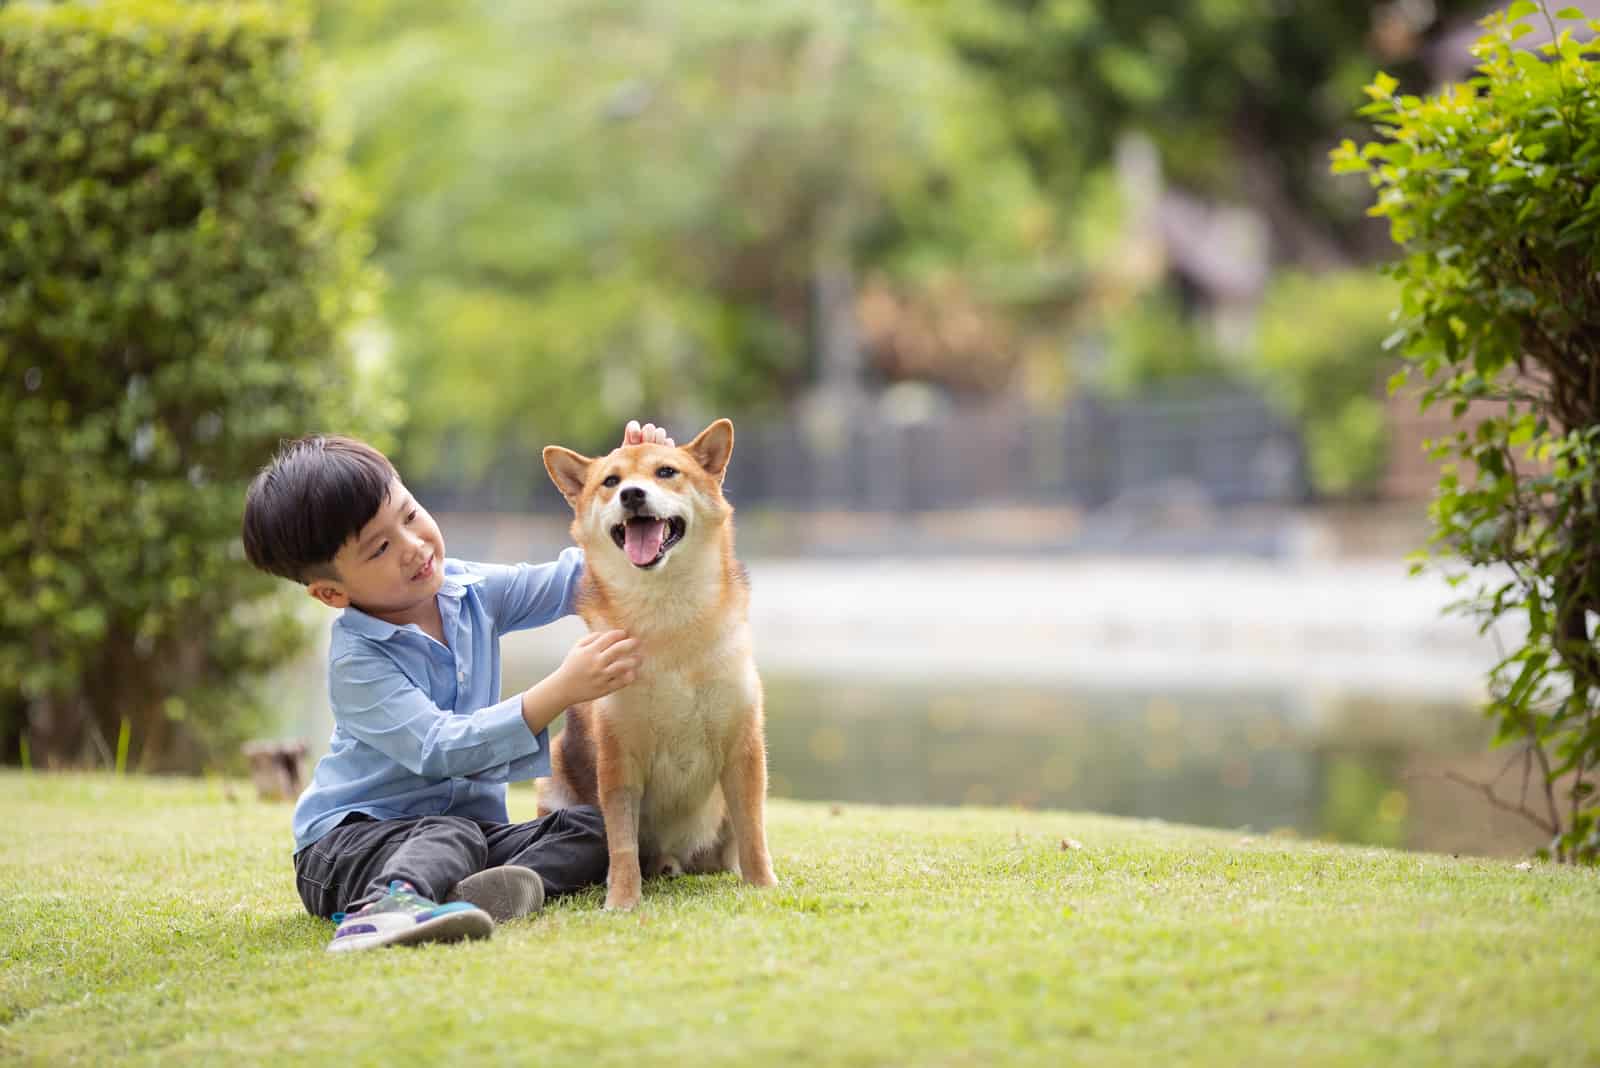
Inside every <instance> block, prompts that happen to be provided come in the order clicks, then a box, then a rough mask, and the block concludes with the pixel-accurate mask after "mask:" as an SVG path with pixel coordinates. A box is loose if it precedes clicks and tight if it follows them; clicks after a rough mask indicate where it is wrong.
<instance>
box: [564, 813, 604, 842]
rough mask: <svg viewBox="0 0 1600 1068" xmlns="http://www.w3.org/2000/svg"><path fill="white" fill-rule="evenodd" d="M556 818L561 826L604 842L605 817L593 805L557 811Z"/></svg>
mask: <svg viewBox="0 0 1600 1068" xmlns="http://www.w3.org/2000/svg"><path fill="white" fill-rule="evenodd" d="M555 815H556V817H557V818H558V819H559V820H560V821H561V825H562V826H564V827H569V828H571V829H572V830H574V831H579V832H583V833H587V834H588V835H590V836H591V837H595V838H599V839H600V840H602V841H604V840H605V836H606V821H605V817H604V816H602V815H601V814H600V810H599V809H598V808H596V807H595V806H593V805H574V806H572V807H571V808H563V809H557V810H556V812H555Z"/></svg>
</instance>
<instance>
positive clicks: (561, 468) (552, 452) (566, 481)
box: [544, 445, 594, 505]
mask: <svg viewBox="0 0 1600 1068" xmlns="http://www.w3.org/2000/svg"><path fill="white" fill-rule="evenodd" d="M593 463H594V460H592V459H591V458H589V457H587V456H583V455H581V454H579V453H575V452H573V451H572V450H571V449H563V448H562V447H561V446H560V445H546V446H545V447H544V469H545V470H546V471H548V472H549V473H550V481H551V482H554V483H555V484H556V489H558V490H560V491H561V496H563V497H565V498H566V499H567V502H568V503H569V504H573V505H576V504H577V503H578V495H579V494H581V493H582V492H583V484H584V483H585V482H587V481H588V480H589V467H590V465H591V464H593Z"/></svg>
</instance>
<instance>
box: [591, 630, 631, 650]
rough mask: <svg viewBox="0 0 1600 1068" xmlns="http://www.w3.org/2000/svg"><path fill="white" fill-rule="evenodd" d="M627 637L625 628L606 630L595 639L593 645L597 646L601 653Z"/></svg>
mask: <svg viewBox="0 0 1600 1068" xmlns="http://www.w3.org/2000/svg"><path fill="white" fill-rule="evenodd" d="M627 637H628V632H627V631H625V630H608V631H606V632H605V633H603V634H601V635H600V637H599V638H598V639H597V640H596V642H595V645H596V646H597V647H598V648H599V650H600V652H602V653H603V652H605V651H606V650H607V649H609V648H611V647H612V646H613V645H615V644H617V643H618V642H620V641H625V640H626V639H627Z"/></svg>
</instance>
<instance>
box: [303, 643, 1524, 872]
mask: <svg viewBox="0 0 1600 1068" xmlns="http://www.w3.org/2000/svg"><path fill="white" fill-rule="evenodd" d="M506 654H507V655H506V663H505V674H506V678H507V679H520V678H533V677H538V676H539V675H542V674H543V673H544V672H545V671H548V670H549V669H550V668H552V667H554V663H553V662H547V661H546V657H545V656H544V655H541V654H540V653H538V652H536V651H535V650H532V649H529V648H527V647H526V646H518V645H515V644H511V643H508V647H507V650H506ZM286 681H287V680H286ZM293 683H294V684H293V686H292V687H291V688H290V689H291V690H292V692H295V693H296V694H297V695H298V697H299V698H300V699H301V700H298V701H296V704H295V707H297V708H298V709H299V712H300V714H299V715H298V716H296V717H294V719H293V721H292V722H290V723H287V724H286V727H287V728H288V729H289V731H290V732H291V733H295V734H299V735H301V736H303V737H306V738H307V739H308V740H310V742H311V744H312V751H313V754H314V755H316V754H320V753H321V752H322V751H324V750H325V748H326V741H327V737H328V731H329V727H330V720H329V717H328V712H327V701H326V698H325V697H322V696H319V695H320V693H321V692H322V685H323V683H322V679H321V671H320V667H319V665H316V664H315V662H314V661H308V662H307V664H306V665H305V667H304V668H303V669H302V670H301V671H300V672H297V677H296V678H294V680H293ZM765 685H766V693H767V743H768V753H769V771H770V779H771V786H770V789H771V793H772V795H773V796H775V797H790V798H797V799H803V800H820V801H836V802H843V803H849V802H866V803H876V804H919V805H922V804H926V805H963V804H968V805H994V806H1018V807H1024V808H1051V809H1067V810H1079V811H1091V812H1104V813H1111V814H1115V815H1122V816H1134V817H1141V818H1155V819H1163V820H1168V821H1171V822H1180V823H1192V824H1199V825H1203V826H1210V827H1222V828H1231V829H1238V830H1240V831H1241V832H1243V833H1251V834H1269V833H1276V834H1293V835H1298V836H1302V837H1309V838H1325V839H1330V840H1336V841H1344V842H1361V843H1371V844H1377V845H1388V846H1402V847H1406V848H1411V849H1425V850H1430V851H1436V852H1445V853H1474V854H1490V855H1511V854H1515V853H1521V852H1526V851H1527V850H1528V849H1529V848H1531V847H1533V846H1536V845H1538V844H1539V836H1538V834H1537V833H1536V832H1532V831H1530V829H1529V828H1528V827H1527V826H1525V825H1524V824H1523V823H1522V822H1521V821H1519V820H1518V819H1516V818H1515V817H1512V816H1510V815H1507V814H1506V813H1503V812H1497V811H1496V810H1494V809H1493V808H1492V807H1491V806H1489V805H1488V803H1487V802H1485V801H1484V800H1483V799H1482V798H1481V797H1479V796H1477V795H1476V794H1474V793H1473V792H1472V791H1470V790H1468V789H1467V788H1465V787H1463V786H1461V785H1459V784H1457V783H1454V782H1450V781H1448V780H1446V778H1445V772H1446V771H1455V772H1457V773H1460V774H1464V775H1468V776H1471V777H1475V778H1479V779H1487V778H1489V777H1491V776H1492V775H1493V773H1494V771H1495V770H1496V769H1498V767H1499V766H1500V764H1501V763H1503V759H1504V758H1503V756H1501V757H1500V758H1496V756H1495V755H1494V754H1493V753H1492V752H1491V751H1490V750H1489V749H1488V739H1489V730H1488V726H1487V724H1486V723H1485V721H1484V720H1483V719H1482V718H1481V717H1480V716H1479V714H1478V713H1477V711H1476V710H1475V709H1474V708H1472V707H1471V706H1470V705H1469V704H1468V703H1465V702H1458V701H1419V700H1417V699H1414V698H1406V697H1392V698H1383V697H1370V696H1367V697H1338V696H1319V697H1317V698H1316V699H1315V700H1310V699H1307V698H1305V697H1303V696H1301V695H1298V694H1296V693H1294V692H1291V691H1273V690H1265V689H1264V690H1259V691H1254V692H1251V691H1240V692H1236V693H1219V692H1213V691H1204V692H1182V691H1172V690H1161V691H1156V690H1140V689H1135V688H1126V689H1090V688H1083V687H1047V686H1027V687H1022V686H997V685H988V684H982V683H977V682H954V683H949V684H938V685H934V684H929V683H924V684H917V683H908V682H903V681H871V680H861V679H829V678H821V677H816V676H803V675H781V674H780V675H774V674H772V673H766V674H765ZM512 689H513V688H512V687H509V686H508V687H507V690H508V692H511V691H512ZM527 788H528V787H526V786H521V785H519V786H514V787H513V789H527Z"/></svg>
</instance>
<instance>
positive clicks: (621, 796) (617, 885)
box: [600, 783, 643, 910]
mask: <svg viewBox="0 0 1600 1068" xmlns="http://www.w3.org/2000/svg"><path fill="white" fill-rule="evenodd" d="M642 794H643V791H642V790H640V789H639V788H638V787H636V786H628V785H627V784H625V783H616V784H614V785H611V786H610V787H609V788H608V787H607V786H606V785H604V784H602V786H601V788H600V813H601V815H602V816H604V817H605V821H606V852H607V853H609V854H610V855H611V867H610V870H609V873H608V874H607V875H606V908H608V909H619V910H627V909H631V908H633V907H634V906H635V905H637V904H638V903H639V883H640V872H639V798H640V797H641V796H642Z"/></svg>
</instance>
